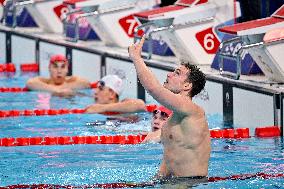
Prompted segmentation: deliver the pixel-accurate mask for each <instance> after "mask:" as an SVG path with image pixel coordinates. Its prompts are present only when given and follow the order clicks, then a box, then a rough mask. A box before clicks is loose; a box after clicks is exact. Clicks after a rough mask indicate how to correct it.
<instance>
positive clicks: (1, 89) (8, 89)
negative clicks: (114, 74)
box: [0, 82, 98, 93]
mask: <svg viewBox="0 0 284 189" xmlns="http://www.w3.org/2000/svg"><path fill="white" fill-rule="evenodd" d="M97 85H98V82H94V83H91V84H90V88H91V89H95V88H97ZM28 91H30V90H29V89H28V88H27V87H0V92H1V93H14V92H28Z"/></svg>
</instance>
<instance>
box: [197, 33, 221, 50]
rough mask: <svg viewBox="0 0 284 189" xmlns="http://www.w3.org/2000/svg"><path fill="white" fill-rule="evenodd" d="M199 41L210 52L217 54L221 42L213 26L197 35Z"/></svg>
mask: <svg viewBox="0 0 284 189" xmlns="http://www.w3.org/2000/svg"><path fill="white" fill-rule="evenodd" d="M195 37H196V39H197V41H198V42H199V43H200V45H201V46H202V48H203V49H204V50H205V51H206V52H207V53H208V54H215V53H216V52H217V50H218V48H219V45H220V42H219V40H218V38H217V37H216V36H215V34H214V33H213V29H212V28H208V29H206V30H203V31H201V32H198V33H196V35H195Z"/></svg>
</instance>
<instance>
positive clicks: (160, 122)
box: [142, 106, 172, 143]
mask: <svg viewBox="0 0 284 189" xmlns="http://www.w3.org/2000/svg"><path fill="white" fill-rule="evenodd" d="M171 115H172V111H171V110H169V109H167V108H166V107H164V106H158V107H157V108H156V109H155V110H154V111H153V116H152V121H151V128H152V130H151V132H149V133H148V134H147V136H146V138H145V139H144V140H143V141H142V143H147V142H154V143H158V142H161V129H162V127H163V126H164V125H165V124H166V123H167V121H168V119H169V117H170V116H171Z"/></svg>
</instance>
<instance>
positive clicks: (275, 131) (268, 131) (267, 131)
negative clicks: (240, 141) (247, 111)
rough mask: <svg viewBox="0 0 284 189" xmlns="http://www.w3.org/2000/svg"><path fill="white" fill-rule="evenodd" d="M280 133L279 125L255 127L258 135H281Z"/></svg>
mask: <svg viewBox="0 0 284 189" xmlns="http://www.w3.org/2000/svg"><path fill="white" fill-rule="evenodd" d="M280 135H281V131H280V129H279V127H277V126H269V127H262V128H260V127H258V128H255V136H256V137H279V136H280Z"/></svg>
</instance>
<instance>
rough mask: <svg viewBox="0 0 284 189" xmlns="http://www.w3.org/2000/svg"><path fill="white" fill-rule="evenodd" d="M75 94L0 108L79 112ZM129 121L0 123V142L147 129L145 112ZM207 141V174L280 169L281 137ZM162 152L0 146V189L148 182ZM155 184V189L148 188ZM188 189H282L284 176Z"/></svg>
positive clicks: (30, 97)
mask: <svg viewBox="0 0 284 189" xmlns="http://www.w3.org/2000/svg"><path fill="white" fill-rule="evenodd" d="M25 79H26V78H23V79H22V80H21V78H17V79H12V80H11V79H9V80H5V79H2V80H0V86H4V85H5V86H9V87H11V86H23V84H24V83H25ZM15 80H16V81H15ZM83 93H85V94H86V95H85V96H83V97H82V96H81V97H80V96H76V97H74V98H71V99H62V98H59V97H52V96H50V95H49V94H47V93H42V92H27V93H14V94H13V93H0V98H1V101H0V109H1V110H2V109H5V110H11V109H20V110H23V109H36V108H38V107H44V106H46V107H49V108H54V109H59V108H67V109H69V108H84V107H85V106H86V105H88V104H90V103H92V101H93V99H92V91H91V90H85V91H83ZM45 98H46V99H48V100H46V99H45ZM137 116H139V120H138V122H136V123H122V124H120V125H102V126H87V125H86V123H88V122H93V121H95V120H100V121H106V119H107V116H104V115H100V114H70V115H58V116H31V117H14V118H12V117H10V118H0V138H4V137H32V136H84V135H115V134H133V133H135V134H137V133H139V132H141V131H148V130H149V129H150V117H151V116H150V115H149V114H147V113H139V114H137ZM207 117H208V122H209V126H210V128H215V127H222V125H221V122H220V115H207ZM211 142H212V152H211V156H210V164H209V177H228V176H232V175H239V174H242V175H244V174H256V173H265V174H271V175H275V174H282V173H283V172H284V163H283V162H284V145H283V139H282V138H268V139H258V138H254V137H252V138H249V139H241V140H236V139H232V140H228V139H212V140H211ZM162 153H163V152H162V145H161V144H138V145H99V144H98V145H65V146H59V145H58V146H17V147H0V186H3V187H4V186H7V185H15V184H59V185H71V186H86V185H92V184H94V183H114V182H134V183H141V182H149V181H151V180H152V177H153V176H154V175H155V174H156V172H157V170H158V168H159V163H160V161H161V158H162ZM177 155H178V154H177ZM161 187H163V186H161V185H156V186H155V187H154V188H161ZM146 188H147V187H146ZM151 188H152V187H151ZM195 188H210V189H211V188H284V178H283V177H277V178H267V179H263V178H255V177H253V178H248V179H244V180H224V181H218V182H210V183H206V184H200V185H198V186H195Z"/></svg>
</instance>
